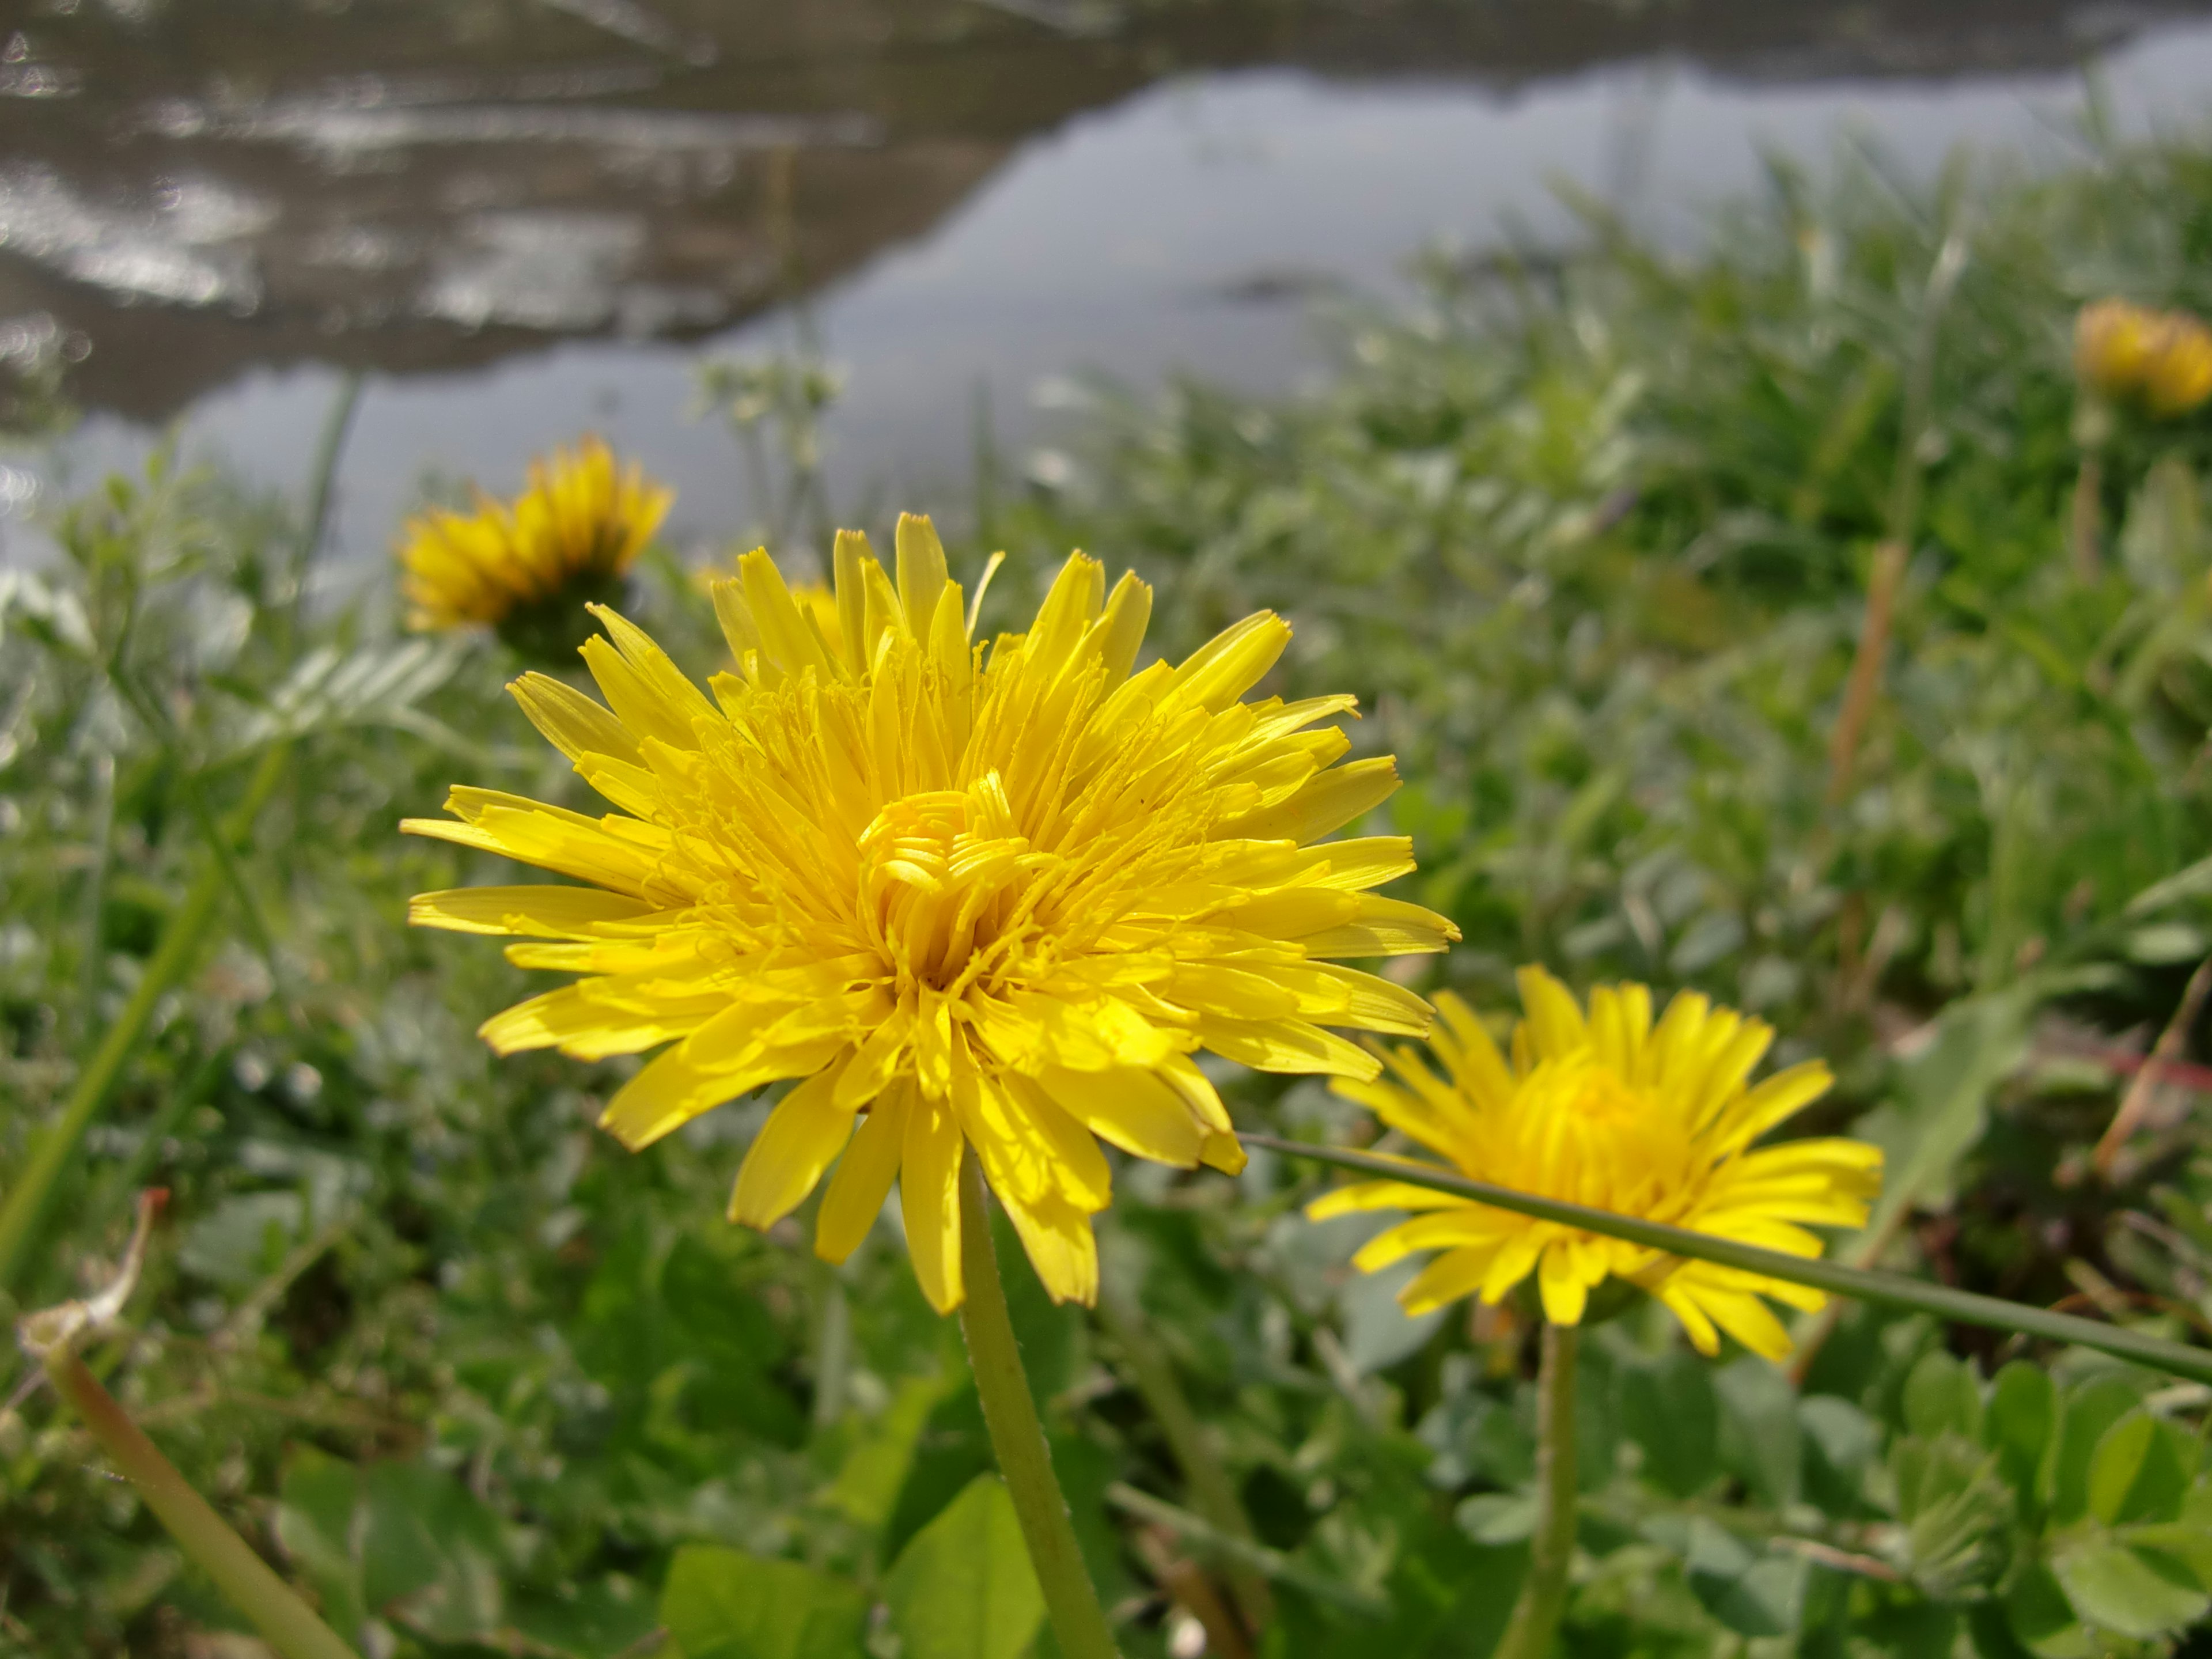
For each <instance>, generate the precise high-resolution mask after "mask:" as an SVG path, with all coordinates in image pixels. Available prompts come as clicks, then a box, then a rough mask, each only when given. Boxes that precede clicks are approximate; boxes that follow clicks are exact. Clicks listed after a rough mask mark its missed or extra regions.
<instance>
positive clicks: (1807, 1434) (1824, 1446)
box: [1797, 1394, 1881, 1513]
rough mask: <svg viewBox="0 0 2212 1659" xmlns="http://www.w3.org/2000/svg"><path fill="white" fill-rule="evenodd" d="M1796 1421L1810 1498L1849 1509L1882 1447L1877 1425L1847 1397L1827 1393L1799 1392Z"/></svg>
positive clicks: (1832, 1507) (1862, 1490) (1862, 1489)
mask: <svg viewBox="0 0 2212 1659" xmlns="http://www.w3.org/2000/svg"><path fill="white" fill-rule="evenodd" d="M1797 1422H1798V1425H1799V1427H1800V1428H1801V1429H1802V1431H1803V1434H1802V1440H1801V1442H1800V1443H1801V1444H1802V1447H1803V1449H1804V1454H1805V1479H1806V1482H1807V1484H1808V1488H1809V1490H1808V1492H1807V1497H1808V1499H1809V1501H1811V1502H1813V1503H1816V1504H1820V1505H1821V1506H1822V1507H1823V1508H1826V1509H1830V1510H1835V1511H1837V1512H1838V1513H1848V1512H1849V1510H1850V1509H1851V1507H1852V1506H1854V1505H1855V1504H1857V1503H1859V1502H1860V1501H1861V1500H1862V1498H1863V1496H1864V1493H1865V1490H1866V1479H1867V1474H1868V1472H1869V1469H1870V1468H1872V1467H1873V1465H1874V1463H1875V1456H1876V1455H1877V1454H1878V1453H1879V1452H1880V1451H1881V1429H1880V1428H1879V1427H1878V1426H1877V1425H1875V1421H1874V1419H1872V1418H1870V1417H1869V1416H1868V1415H1867V1414H1866V1413H1864V1412H1863V1411H1861V1410H1860V1409H1859V1408H1858V1407H1857V1406H1855V1405H1853V1404H1852V1403H1851V1402H1850V1401H1848V1400H1844V1399H1839V1398H1838V1396H1836V1395H1828V1394H1815V1395H1804V1396H1802V1397H1801V1398H1800V1399H1799V1400H1798V1401H1797Z"/></svg>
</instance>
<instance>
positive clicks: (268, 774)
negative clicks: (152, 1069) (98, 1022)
mask: <svg viewBox="0 0 2212 1659" xmlns="http://www.w3.org/2000/svg"><path fill="white" fill-rule="evenodd" d="M289 752H290V750H289V745H287V744H272V745H270V748H269V749H268V750H266V751H265V752H264V754H263V756H262V757H261V764H260V766H259V767H258V769H256V770H255V772H254V774H253V777H252V781H251V782H249V783H248V784H247V786H246V798H245V799H243V800H242V801H240V803H239V805H238V810H237V811H236V812H234V814H233V815H232V817H231V820H230V823H228V825H227V826H226V829H227V832H228V836H229V837H230V839H231V840H233V841H236V840H238V839H240V838H241V837H243V836H245V835H246V832H247V831H248V830H250V829H252V826H253V821H254V820H255V819H256V818H257V817H259V816H260V814H261V809H262V808H263V807H264V805H267V804H268V801H269V798H270V795H272V794H274V793H276V786H277V785H278V784H279V783H280V782H282V781H283V778H284V775H285V763H286V760H287V757H288V756H289ZM228 890H229V880H228V877H227V876H226V874H225V872H224V870H223V867H222V864H221V862H220V861H218V860H216V859H214V858H212V857H210V858H207V859H205V860H203V861H202V864H201V866H200V871H199V873H198V874H197V876H195V877H194V878H193V879H192V884H191V888H190V889H189V890H187V891H186V892H185V898H184V902H182V903H181V904H179V906H178V907H177V908H176V910H175V911H174V912H173V914H172V915H171V916H170V918H169V925H168V926H167V927H166V928H165V929H164V930H163V931H162V933H161V943H160V944H158V945H155V947H154V954H153V956H152V957H151V958H150V959H149V961H148V962H147V963H146V968H145V971H144V972H143V973H142V974H141V975H139V976H138V987H137V989H136V990H135V991H133V992H132V993H131V1000H130V1001H128V1002H127V1003H125V1005H124V1006H123V1012H121V1013H120V1014H118V1016H117V1017H116V1020H115V1024H112V1025H111V1026H109V1027H108V1028H107V1035H106V1036H105V1037H103V1038H101V1039H100V1047H99V1048H98V1049H97V1050H96V1051H95V1052H94V1054H93V1057H92V1059H91V1060H90V1061H89V1062H88V1064H87V1065H86V1066H85V1068H84V1070H83V1071H82V1072H81V1073H78V1075H77V1080H76V1088H74V1089H72V1090H71V1091H70V1097H69V1100H68V1102H67V1103H66V1104H64V1106H63V1108H62V1112H61V1115H60V1116H59V1117H58V1118H57V1119H55V1120H54V1121H53V1122H52V1124H51V1125H49V1126H48V1127H47V1128H46V1133H43V1134H42V1135H40V1137H39V1139H38V1143H37V1145H36V1146H35V1147H34V1148H33V1151H32V1152H31V1155H30V1157H29V1158H27V1159H26V1160H25V1162H24V1164H23V1168H22V1171H21V1174H19V1175H18V1176H16V1177H15V1184H14V1185H13V1186H12V1187H10V1188H9V1189H8V1197H7V1200H6V1202H5V1203H4V1204H0V1288H4V1289H10V1290H12V1289H14V1288H15V1285H17V1283H18V1281H19V1280H20V1279H21V1275H22V1272H23V1267H24V1263H25V1261H26V1260H27V1258H28V1256H29V1254H30V1249H31V1245H32V1244H33V1242H35V1240H36V1237H37V1235H38V1229H39V1224H40V1221H42V1220H43V1219H44V1218H45V1216H46V1206H47V1204H48V1203H49V1201H51V1200H52V1197H53V1194H54V1188H55V1186H56V1184H57V1183H58V1182H59V1180H60V1178H61V1174H62V1171H63V1170H64V1168H66V1167H67V1165H68V1164H69V1160H70V1158H71V1157H72V1156H73V1155H74V1154H75V1152H76V1149H77V1146H78V1145H79V1143H80V1142H82V1140H83V1139H84V1133H85V1131H86V1130H87V1129H88V1128H90V1127H92V1121H93V1119H94V1118H95V1117H97V1116H98V1115H100V1109H102V1108H103V1107H104V1106H106V1103H107V1099H108V1097H109V1096H110V1095H111V1094H112V1093H113V1092H114V1090H115V1085H117V1083H118V1082H119V1081H121V1079H122V1076H123V1069H124V1067H125V1066H126V1065H128V1064H129V1063H130V1060H131V1055H132V1054H134V1053H136V1052H137V1047H138V1040H139V1038H141V1037H142V1036H144V1035H145V1033H146V1027H147V1026H148V1025H149V1024H150V1023H151V1022H152V1020H153V1018H154V1011H155V1007H156V1006H159V1005H160V1003H161V999H162V998H163V997H164V996H166V995H167V994H168V992H169V990H170V989H171V987H173V986H174V985H175V984H176V982H177V981H179V979H181V978H182V977H183V976H184V975H185V972H186V971H187V970H188V969H190V968H191V964H192V963H193V961H194V960H195V959H196V958H197V956H198V953H199V951H200V950H201V948H202V946H204V945H205V944H206V942H207V935H208V928H209V925H210V923H211V922H213V921H214V920H215V913H216V906H217V905H219V904H220V903H221V902H222V896H223V894H224V893H225V892H226V891H228Z"/></svg>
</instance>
